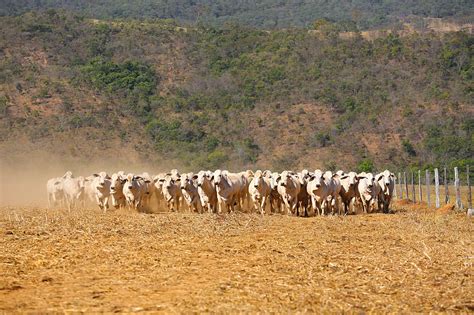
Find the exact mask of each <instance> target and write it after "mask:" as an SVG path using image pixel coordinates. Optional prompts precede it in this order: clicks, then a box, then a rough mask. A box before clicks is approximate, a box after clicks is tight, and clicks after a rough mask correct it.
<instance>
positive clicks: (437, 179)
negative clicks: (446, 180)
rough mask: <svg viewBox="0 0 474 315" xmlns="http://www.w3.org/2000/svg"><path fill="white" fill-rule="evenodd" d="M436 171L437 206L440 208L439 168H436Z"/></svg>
mask: <svg viewBox="0 0 474 315" xmlns="http://www.w3.org/2000/svg"><path fill="white" fill-rule="evenodd" d="M434 173H435V193H436V208H439V173H438V169H437V168H435V169H434Z"/></svg>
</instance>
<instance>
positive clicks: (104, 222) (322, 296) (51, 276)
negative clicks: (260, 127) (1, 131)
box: [0, 203, 474, 313]
mask: <svg viewBox="0 0 474 315" xmlns="http://www.w3.org/2000/svg"><path fill="white" fill-rule="evenodd" d="M399 207H403V209H406V210H405V211H399V212H397V213H396V214H391V215H383V214H371V215H354V216H347V217H339V216H328V217H314V218H306V219H305V218H295V217H287V216H282V215H273V216H264V217H261V216H259V215H254V214H243V213H236V214H230V215H221V216H216V215H209V214H204V215H197V214H190V213H158V214H139V213H131V212H128V211H125V210H123V211H122V210H120V211H112V212H110V213H107V214H105V215H104V214H102V213H101V212H100V211H96V210H88V209H81V210H78V211H72V212H71V213H68V212H67V211H63V210H46V209H43V208H33V207H29V208H19V207H9V208H7V207H4V208H1V210H0V224H1V225H0V227H1V231H0V233H1V234H0V235H1V237H0V242H1V248H2V253H1V254H0V274H1V276H0V310H2V311H7V312H10V311H14V310H16V311H34V312H36V311H106V312H109V311H141V310H145V311H162V312H166V313H170V312H172V313H177V312H190V311H196V312H205V311H215V312H231V311H233V312H235V311H242V312H257V311H265V312H277V313H281V312H288V311H303V312H304V311H351V310H352V311H383V312H398V311H410V312H413V311H416V312H426V311H430V310H431V311H447V310H450V311H470V310H471V311H472V310H473V309H474V302H473V301H474V296H473V293H472V292H474V282H473V279H474V277H473V276H474V272H473V259H474V246H473V235H474V234H473V232H474V231H473V230H474V229H473V222H472V220H469V219H467V218H466V217H465V215H462V214H456V213H454V212H449V213H444V212H443V214H440V213H439V212H429V211H414V210H411V209H408V208H406V207H405V206H404V204H403V203H400V206H399ZM400 210H402V209H400Z"/></svg>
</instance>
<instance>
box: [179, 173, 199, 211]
mask: <svg viewBox="0 0 474 315" xmlns="http://www.w3.org/2000/svg"><path fill="white" fill-rule="evenodd" d="M193 177H194V174H193V173H188V174H183V175H181V181H180V182H181V194H182V195H183V199H184V201H185V202H186V204H187V205H188V208H189V211H190V212H198V213H202V206H201V199H200V198H199V192H198V188H197V183H195V181H194V180H193Z"/></svg>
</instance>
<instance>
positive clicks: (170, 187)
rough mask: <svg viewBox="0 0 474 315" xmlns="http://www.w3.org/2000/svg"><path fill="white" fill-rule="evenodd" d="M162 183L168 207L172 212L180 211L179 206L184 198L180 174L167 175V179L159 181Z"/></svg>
mask: <svg viewBox="0 0 474 315" xmlns="http://www.w3.org/2000/svg"><path fill="white" fill-rule="evenodd" d="M159 181H160V182H162V184H163V185H162V193H163V197H164V199H165V201H166V205H167V206H168V209H169V210H170V211H179V205H180V201H181V198H182V194H181V187H180V181H181V177H180V176H179V174H178V173H176V174H171V173H168V174H166V175H165V178H162V179H160V180H159Z"/></svg>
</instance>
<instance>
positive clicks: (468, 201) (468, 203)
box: [466, 165, 472, 209]
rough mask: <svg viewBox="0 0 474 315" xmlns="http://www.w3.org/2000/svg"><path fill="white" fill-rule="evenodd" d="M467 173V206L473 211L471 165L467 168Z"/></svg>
mask: <svg viewBox="0 0 474 315" xmlns="http://www.w3.org/2000/svg"><path fill="white" fill-rule="evenodd" d="M466 172H467V177H466V180H467V205H468V207H469V208H468V209H472V195H471V182H470V181H469V165H467V166H466Z"/></svg>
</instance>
